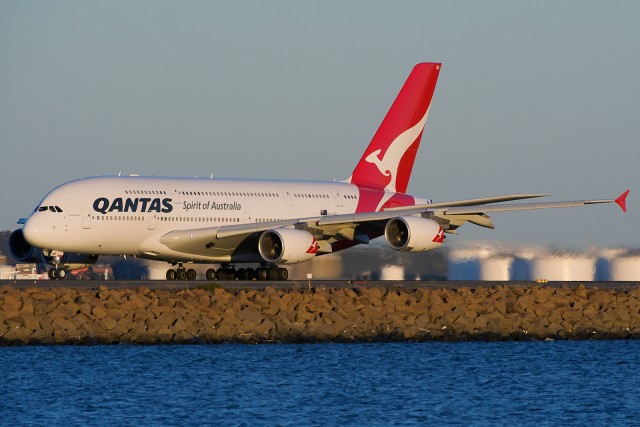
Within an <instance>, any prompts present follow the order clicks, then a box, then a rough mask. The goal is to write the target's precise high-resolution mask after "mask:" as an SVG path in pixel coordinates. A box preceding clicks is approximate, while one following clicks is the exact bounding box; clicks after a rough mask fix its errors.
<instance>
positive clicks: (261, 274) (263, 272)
mask: <svg viewBox="0 0 640 427" xmlns="http://www.w3.org/2000/svg"><path fill="white" fill-rule="evenodd" d="M256 280H267V269H266V268H258V269H257V270H256Z"/></svg>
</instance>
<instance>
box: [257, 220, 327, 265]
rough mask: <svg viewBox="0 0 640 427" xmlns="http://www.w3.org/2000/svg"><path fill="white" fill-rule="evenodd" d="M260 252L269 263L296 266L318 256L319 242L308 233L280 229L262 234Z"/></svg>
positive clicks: (259, 245) (259, 243)
mask: <svg viewBox="0 0 640 427" xmlns="http://www.w3.org/2000/svg"><path fill="white" fill-rule="evenodd" d="M258 252H259V253H260V256H261V257H262V258H263V259H264V260H265V261H267V262H272V263H274V264H276V263H277V264H296V263H299V262H304V261H309V260H310V259H311V258H313V257H314V256H316V254H317V253H318V242H317V241H316V238H315V237H313V235H312V234H311V233H308V232H306V231H303V230H294V229H291V228H278V229H274V230H268V231H265V232H264V233H262V235H261V236H260V239H259V240H258Z"/></svg>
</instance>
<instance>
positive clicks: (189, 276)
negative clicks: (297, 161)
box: [187, 268, 198, 280]
mask: <svg viewBox="0 0 640 427" xmlns="http://www.w3.org/2000/svg"><path fill="white" fill-rule="evenodd" d="M197 276H198V275H197V274H196V271H195V270H194V269H193V268H190V269H188V270H187V280H196V277H197Z"/></svg>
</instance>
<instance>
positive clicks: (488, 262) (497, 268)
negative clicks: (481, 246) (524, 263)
mask: <svg viewBox="0 0 640 427" xmlns="http://www.w3.org/2000/svg"><path fill="white" fill-rule="evenodd" d="M512 264H513V257H510V256H505V255H496V256H490V257H488V258H484V259H481V260H480V280H510V279H511V265H512Z"/></svg>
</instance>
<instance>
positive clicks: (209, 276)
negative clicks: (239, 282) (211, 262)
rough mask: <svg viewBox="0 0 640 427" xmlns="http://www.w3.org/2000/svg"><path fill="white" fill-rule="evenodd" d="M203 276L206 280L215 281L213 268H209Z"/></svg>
mask: <svg viewBox="0 0 640 427" xmlns="http://www.w3.org/2000/svg"><path fill="white" fill-rule="evenodd" d="M205 276H206V278H207V280H216V271H215V270H214V269H213V268H209V269H207V273H206V274H205Z"/></svg>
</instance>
